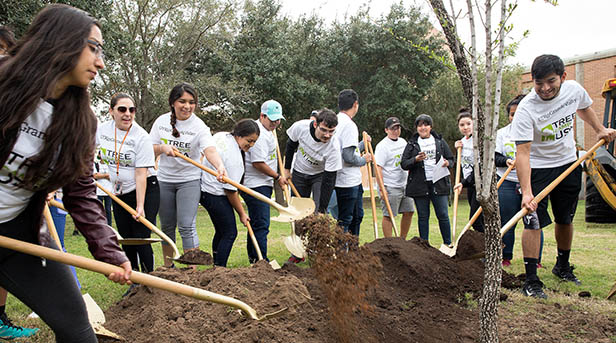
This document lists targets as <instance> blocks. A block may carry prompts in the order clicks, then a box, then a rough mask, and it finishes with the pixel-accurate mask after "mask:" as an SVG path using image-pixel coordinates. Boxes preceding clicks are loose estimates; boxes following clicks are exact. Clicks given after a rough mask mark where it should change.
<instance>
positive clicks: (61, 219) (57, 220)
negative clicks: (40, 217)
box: [49, 199, 81, 289]
mask: <svg viewBox="0 0 616 343" xmlns="http://www.w3.org/2000/svg"><path fill="white" fill-rule="evenodd" d="M56 201H59V202H62V200H61V199H56ZM49 212H51V218H52V219H53V225H54V226H55V227H56V232H57V233H58V237H59V238H60V243H61V244H62V250H64V252H66V248H65V247H64V228H65V227H66V212H64V211H62V210H61V209H59V208H57V207H55V206H49ZM68 268H69V269H70V270H71V273H73V277H74V278H75V282H76V283H77V288H79V289H81V283H80V282H79V279H78V278H77V271H76V270H75V267H73V266H68Z"/></svg>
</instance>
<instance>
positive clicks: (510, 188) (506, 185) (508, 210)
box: [498, 180, 543, 262]
mask: <svg viewBox="0 0 616 343" xmlns="http://www.w3.org/2000/svg"><path fill="white" fill-rule="evenodd" d="M518 185H519V184H518V183H517V182H512V181H507V180H505V181H503V184H502V185H501V186H500V188H499V189H498V203H499V207H500V216H501V226H504V225H505V224H506V223H507V222H508V221H509V219H511V218H513V216H515V215H516V213H518V212H519V211H520V210H521V209H522V194H520V192H519V191H518V189H519V186H518ZM515 227H516V225H514V226H513V227H512V228H511V229H510V230H509V231H507V233H506V234H505V235H504V236H503V244H504V245H505V247H504V248H503V259H504V260H511V259H513V245H514V243H515ZM542 252H543V230H541V246H540V248H539V262H541V255H542Z"/></svg>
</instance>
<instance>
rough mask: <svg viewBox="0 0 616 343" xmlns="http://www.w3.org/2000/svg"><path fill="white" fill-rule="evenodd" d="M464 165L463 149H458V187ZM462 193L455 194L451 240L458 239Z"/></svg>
mask: <svg viewBox="0 0 616 343" xmlns="http://www.w3.org/2000/svg"><path fill="white" fill-rule="evenodd" d="M461 164H462V147H459V148H458V154H457V158H456V183H455V184H456V185H457V184H459V183H460V174H461V173H460V169H461V168H460V165H461ZM460 192H462V189H460V191H456V192H454V194H453V223H452V225H451V238H453V239H455V238H456V223H457V222H458V200H459V199H460Z"/></svg>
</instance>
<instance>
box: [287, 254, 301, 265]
mask: <svg viewBox="0 0 616 343" xmlns="http://www.w3.org/2000/svg"><path fill="white" fill-rule="evenodd" d="M304 260H305V259H304V258H299V257H297V256H294V255H291V257H289V259H288V260H287V262H289V263H301V262H304Z"/></svg>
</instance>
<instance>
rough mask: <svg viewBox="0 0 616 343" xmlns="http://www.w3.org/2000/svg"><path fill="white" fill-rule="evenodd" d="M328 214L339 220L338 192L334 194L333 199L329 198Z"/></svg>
mask: <svg viewBox="0 0 616 343" xmlns="http://www.w3.org/2000/svg"><path fill="white" fill-rule="evenodd" d="M327 212H328V213H329V214H331V215H332V217H334V219H336V220H338V199H337V198H336V190H335V189H334V191H333V192H332V197H331V198H329V204H328V205H327Z"/></svg>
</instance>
